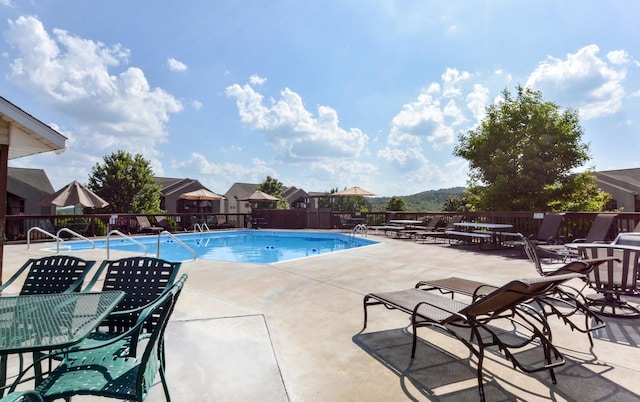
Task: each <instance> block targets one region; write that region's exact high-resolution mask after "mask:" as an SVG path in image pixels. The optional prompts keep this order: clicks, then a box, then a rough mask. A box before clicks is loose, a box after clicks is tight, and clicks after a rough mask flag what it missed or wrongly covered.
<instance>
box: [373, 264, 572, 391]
mask: <svg viewBox="0 0 640 402" xmlns="http://www.w3.org/2000/svg"><path fill="white" fill-rule="evenodd" d="M580 277H581V275H579V274H566V275H557V276H550V277H539V278H533V279H523V280H519V281H512V282H509V283H508V284H506V285H504V286H502V287H500V288H498V289H495V290H493V289H487V291H488V292H487V293H486V294H484V295H480V293H478V294H476V295H475V296H478V297H477V298H474V301H472V302H471V303H465V302H462V301H457V300H453V299H451V298H449V297H446V296H442V295H438V294H434V293H430V292H425V291H424V290H421V289H416V288H413V289H406V290H401V291H395V292H384V293H369V294H367V295H366V296H365V297H364V301H363V304H364V327H363V330H364V329H366V326H367V307H368V306H372V305H383V306H385V307H386V308H388V309H397V310H399V311H402V312H405V313H407V314H410V315H411V326H412V329H413V345H412V350H411V357H412V358H413V357H414V356H415V351H416V344H417V329H418V328H419V327H432V328H434V329H436V330H440V331H441V332H444V333H446V334H448V335H451V336H453V337H454V338H456V339H458V340H459V341H461V342H462V343H463V344H464V345H466V346H467V348H469V350H470V351H471V353H472V354H473V355H474V356H475V357H476V358H477V359H478V363H477V364H478V368H477V379H478V391H479V393H480V399H481V400H483V401H484V399H485V394H484V386H483V379H482V363H483V360H484V355H485V350H486V349H487V348H488V347H491V346H497V347H498V350H499V351H501V352H503V353H504V356H505V358H506V359H508V360H509V361H511V362H512V363H513V365H514V368H519V369H520V370H522V371H523V372H526V373H533V372H539V371H546V370H548V371H549V374H550V376H551V379H552V381H553V383H554V384H555V383H556V378H555V374H554V371H553V369H554V368H555V367H558V366H560V365H562V364H564V357H563V356H562V354H561V353H560V351H559V350H558V349H557V348H556V347H555V346H553V344H552V343H551V341H550V340H549V339H548V338H547V335H545V331H546V328H543V329H541V328H538V324H539V323H540V320H544V316H541V315H536V313H535V311H532V310H531V309H523V308H521V307H520V306H521V304H522V303H525V302H527V301H530V300H532V299H534V298H537V297H542V296H545V295H547V294H549V293H550V292H554V291H555V289H556V288H557V287H558V286H559V285H561V284H562V283H564V282H566V281H568V280H570V279H574V278H580ZM499 320H507V321H508V322H509V323H510V325H512V327H513V328H517V331H515V332H512V331H508V333H507V334H505V333H504V332H505V330H504V329H497V328H496V327H495V326H493V325H492V324H493V323H494V322H497V321H499ZM545 327H546V325H545ZM502 328H504V327H502ZM502 335H506V336H502ZM514 336H515V338H517V339H515V340H514ZM527 348H528V349H531V348H534V350H535V349H536V348H539V349H541V355H540V359H539V360H538V361H537V362H536V363H533V364H531V363H529V362H523V361H520V360H519V358H518V357H519V355H520V354H519V353H518V352H520V351H523V350H528V349H527Z"/></svg>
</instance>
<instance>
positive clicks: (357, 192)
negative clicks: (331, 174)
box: [330, 186, 375, 197]
mask: <svg viewBox="0 0 640 402" xmlns="http://www.w3.org/2000/svg"><path fill="white" fill-rule="evenodd" d="M330 195H332V196H338V197H357V196H363V197H367V196H370V195H375V194H374V193H372V192H370V191H367V190H365V189H363V188H360V187H358V186H355V187H351V188H348V189H346V190H342V191H338V192H337V193H333V194H330Z"/></svg>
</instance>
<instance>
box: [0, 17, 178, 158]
mask: <svg viewBox="0 0 640 402" xmlns="http://www.w3.org/2000/svg"><path fill="white" fill-rule="evenodd" d="M6 39H7V41H8V43H9V44H10V45H11V46H12V48H13V49H15V51H16V55H15V57H14V59H13V61H12V63H11V71H10V79H11V80H12V82H14V83H15V84H17V85H19V86H21V87H22V88H24V89H26V90H27V91H29V92H30V93H31V94H33V95H34V96H36V97H37V98H39V99H40V100H41V101H43V102H45V103H49V104H50V105H51V107H52V108H53V109H56V110H59V111H61V112H62V113H63V114H64V115H66V116H68V117H69V118H70V119H72V120H74V121H75V122H76V123H77V124H76V126H75V128H74V131H75V134H76V137H77V141H76V142H74V143H71V147H74V146H75V147H77V148H79V149H81V150H82V151H83V152H89V153H94V152H97V151H104V150H108V149H109V148H117V149H123V150H135V152H136V153H142V154H145V155H146V154H148V155H150V156H156V155H157V154H158V151H157V148H156V147H157V143H158V142H162V141H165V140H166V137H167V136H168V132H167V131H166V129H165V124H166V123H167V122H168V121H169V116H170V114H171V113H177V112H179V111H180V110H181V109H182V105H181V103H180V102H179V101H178V100H176V99H175V98H174V97H173V96H172V95H170V94H168V93H167V92H165V91H164V90H162V89H160V88H151V86H150V85H149V83H148V81H147V79H146V77H145V74H144V72H143V71H142V70H141V69H139V68H136V67H128V68H123V67H122V66H123V65H126V64H127V63H128V59H129V55H130V52H129V50H128V49H124V48H122V47H121V46H120V45H119V44H116V45H113V46H107V45H105V44H103V43H100V42H95V41H92V40H89V39H83V38H80V37H77V36H74V35H71V34H69V33H68V32H67V31H64V30H61V29H54V30H53V35H52V36H50V35H49V34H48V33H47V31H46V30H45V28H44V26H43V25H42V23H41V22H40V21H39V20H38V19H37V18H35V17H25V16H22V17H19V18H17V19H16V20H15V21H11V20H10V21H9V29H8V31H7V32H6ZM117 69H120V72H119V73H111V72H110V70H117Z"/></svg>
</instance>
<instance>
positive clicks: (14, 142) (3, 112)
mask: <svg viewBox="0 0 640 402" xmlns="http://www.w3.org/2000/svg"><path fill="white" fill-rule="evenodd" d="M0 119H1V120H4V121H5V122H7V123H9V132H8V133H6V136H5V135H4V133H2V132H0V143H5V144H9V159H16V158H21V157H23V156H28V155H34V154H39V153H42V152H50V151H61V150H64V147H65V141H66V140H67V137H65V136H64V135H62V134H60V133H59V132H57V131H56V130H54V129H53V128H51V127H49V126H48V125H46V124H44V123H43V122H41V121H40V120H38V119H36V118H35V117H33V116H32V115H30V114H29V113H27V112H25V111H24V110H22V109H20V108H19V107H17V106H16V105H14V104H13V103H11V102H9V101H8V100H7V99H5V98H3V97H1V96H0ZM3 137H4V138H3Z"/></svg>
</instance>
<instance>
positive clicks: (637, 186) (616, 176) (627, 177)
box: [594, 168, 640, 193]
mask: <svg viewBox="0 0 640 402" xmlns="http://www.w3.org/2000/svg"><path fill="white" fill-rule="evenodd" d="M594 175H595V176H596V180H597V181H599V182H602V183H604V184H608V185H610V186H613V187H617V188H619V189H621V190H625V191H627V192H629V193H640V168H637V169H618V170H603V171H599V172H594Z"/></svg>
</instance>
